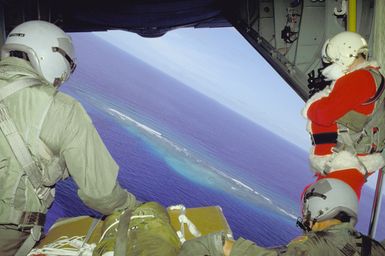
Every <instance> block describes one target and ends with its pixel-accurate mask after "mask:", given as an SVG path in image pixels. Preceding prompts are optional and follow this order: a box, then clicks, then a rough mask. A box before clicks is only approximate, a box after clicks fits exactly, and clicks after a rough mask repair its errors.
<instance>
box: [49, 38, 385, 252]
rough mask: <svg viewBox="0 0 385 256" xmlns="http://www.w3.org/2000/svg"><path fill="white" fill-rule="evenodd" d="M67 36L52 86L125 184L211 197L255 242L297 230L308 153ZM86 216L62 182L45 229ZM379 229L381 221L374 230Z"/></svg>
mask: <svg viewBox="0 0 385 256" xmlns="http://www.w3.org/2000/svg"><path fill="white" fill-rule="evenodd" d="M72 37H73V39H74V43H75V47H76V50H77V55H78V69H77V70H76V72H75V74H74V75H73V77H71V79H70V81H68V82H67V83H66V84H65V85H63V87H62V89H61V90H62V91H63V92H66V93H68V94H70V95H72V96H73V97H75V98H76V99H78V100H79V101H80V102H81V103H82V104H83V106H84V107H85V109H86V110H87V112H88V113H89V115H90V116H91V118H92V120H93V122H94V124H95V126H96V128H97V130H98V132H99V134H100V136H101V137H102V139H103V141H104V142H105V144H106V146H107V148H108V149H109V150H110V153H111V155H112V156H113V158H114V159H115V161H116V162H117V163H118V164H119V166H120V173H119V182H120V184H121V185H122V186H123V187H124V188H126V189H127V190H128V191H130V192H131V193H133V194H135V195H136V196H137V197H138V199H139V200H141V201H158V202H160V203H161V204H163V205H165V206H169V205H174V204H184V205H186V206H187V207H200V206H210V205H219V206H221V207H222V209H223V213H224V215H225V216H226V219H227V221H228V223H229V225H230V227H231V228H232V231H233V233H234V236H235V237H236V238H237V237H240V236H242V237H244V238H247V239H250V240H253V241H255V242H256V243H257V244H258V245H261V246H276V245H281V244H286V243H288V242H289V241H290V240H292V239H293V238H294V237H295V236H298V235H299V234H301V231H300V230H299V229H298V228H297V227H296V226H295V220H296V218H297V216H298V215H299V198H300V194H301V192H302V190H303V188H304V187H305V186H306V185H307V184H309V183H311V182H312V181H313V177H312V174H311V172H310V170H309V168H308V161H307V152H305V151H304V150H302V149H301V148H299V147H297V146H296V145H293V144H291V143H289V142H287V141H286V140H284V139H282V138H281V137H279V136H277V135H275V134H273V133H271V132H270V131H268V130H266V129H264V128H262V127H261V126H259V125H258V124H255V123H253V122H251V121H249V120H248V119H246V118H244V117H242V116H240V115H238V114H236V113H234V112H232V111H231V110H229V109H227V108H226V107H224V106H222V105H220V104H219V103H217V102H215V101H213V100H212V99H210V98H208V97H206V96H204V95H202V94H199V93H198V92H196V91H194V90H192V89H191V88H189V87H187V86H186V85H184V84H182V83H181V82H179V81H177V80H175V79H173V78H171V77H169V76H167V75H166V74H164V73H162V72H161V71H159V70H157V69H156V68H154V67H151V66H149V65H148V64H146V63H144V62H142V61H140V60H138V59H136V58H135V57H133V56H131V55H129V54H128V53H126V52H124V51H122V50H119V49H117V48H116V47H114V46H112V45H110V44H109V43H107V42H105V41H103V40H102V39H100V38H98V37H96V36H94V35H92V34H90V33H79V34H73V35H72ZM218 86H219V85H218ZM304 132H305V128H304ZM106 171H107V172H108V170H106ZM372 194H373V191H372V190H371V189H370V188H365V189H364V192H363V196H362V199H361V201H362V202H361V206H360V211H361V213H362V214H361V217H362V218H361V220H360V223H359V224H358V227H359V229H360V230H361V231H363V232H365V233H366V232H367V226H368V219H369V216H370V209H371V198H372ZM87 214H89V215H93V216H98V213H96V212H94V211H92V210H90V209H88V208H87V207H86V206H84V204H83V203H82V202H81V201H80V200H79V198H78V196H77V195H76V185H75V184H74V183H73V181H72V180H71V179H68V180H66V181H62V182H60V183H59V184H58V186H57V198H56V201H55V203H54V205H53V207H52V209H51V210H50V211H49V215H48V221H47V225H46V229H47V230H48V228H49V227H50V226H51V225H52V224H53V223H54V221H55V220H56V219H58V218H62V217H70V216H78V215H87ZM381 219H384V216H383V215H382V216H381ZM384 231H385V226H384V224H383V223H380V227H379V231H378V232H379V233H378V237H379V238H382V239H383V238H384V234H385V232H384Z"/></svg>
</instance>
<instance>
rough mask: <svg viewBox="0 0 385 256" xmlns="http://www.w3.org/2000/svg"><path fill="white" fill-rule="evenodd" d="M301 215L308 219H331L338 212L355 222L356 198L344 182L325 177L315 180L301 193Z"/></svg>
mask: <svg viewBox="0 0 385 256" xmlns="http://www.w3.org/2000/svg"><path fill="white" fill-rule="evenodd" d="M302 197H303V198H302V199H303V206H302V216H303V218H304V219H306V220H308V221H323V220H328V219H333V218H334V217H336V216H337V215H338V214H339V213H340V212H345V213H346V214H347V215H348V216H350V217H351V223H353V225H355V224H356V222H357V212H358V199H357V195H356V193H355V192H354V190H353V189H352V188H351V187H350V186H349V185H348V184H346V183H345V182H343V181H341V180H338V179H332V178H325V179H321V180H319V181H317V182H316V183H314V184H312V185H311V186H310V187H308V188H307V189H306V191H305V192H304V193H303V196H302Z"/></svg>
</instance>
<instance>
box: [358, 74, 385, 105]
mask: <svg viewBox="0 0 385 256" xmlns="http://www.w3.org/2000/svg"><path fill="white" fill-rule="evenodd" d="M380 75H381V83H380V86H379V87H378V90H377V91H376V93H375V94H374V95H373V97H371V98H370V99H368V100H367V101H366V102H365V103H363V104H362V105H369V104H371V103H373V102H375V101H376V100H378V99H379V98H380V96H381V94H382V93H383V92H384V89H385V86H384V76H383V75H382V74H380Z"/></svg>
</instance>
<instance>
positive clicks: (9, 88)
mask: <svg viewBox="0 0 385 256" xmlns="http://www.w3.org/2000/svg"><path fill="white" fill-rule="evenodd" d="M36 84H41V81H40V80H38V79H36V78H23V79H19V80H15V81H13V82H11V83H9V84H7V85H6V86H4V87H3V88H1V89H0V101H2V100H4V99H5V98H7V97H8V96H10V95H12V94H14V93H15V92H17V91H20V90H22V89H24V88H27V87H30V86H33V85H36Z"/></svg>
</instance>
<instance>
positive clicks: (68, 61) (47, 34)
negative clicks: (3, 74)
mask: <svg viewBox="0 0 385 256" xmlns="http://www.w3.org/2000/svg"><path fill="white" fill-rule="evenodd" d="M11 51H21V52H25V53H26V54H27V56H28V59H29V61H30V63H31V65H32V67H33V68H34V69H35V70H36V72H37V73H38V74H39V75H40V76H41V77H43V78H44V79H45V80H47V81H48V82H49V83H51V84H54V85H55V86H58V85H60V84H61V83H63V82H64V81H66V80H67V79H68V78H69V76H70V74H71V73H72V72H73V71H74V69H75V67H76V64H75V52H74V48H73V45H72V40H71V37H70V36H69V35H67V34H66V33H65V32H64V31H63V30H62V29H60V28H59V27H58V26H56V25H54V24H52V23H49V22H46V21H41V20H35V21H27V22H24V23H22V24H20V25H18V26H17V27H15V28H14V29H13V30H12V31H11V32H10V33H9V35H8V37H7V40H6V41H5V43H4V45H3V47H2V49H1V58H4V57H8V56H10V54H11Z"/></svg>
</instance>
